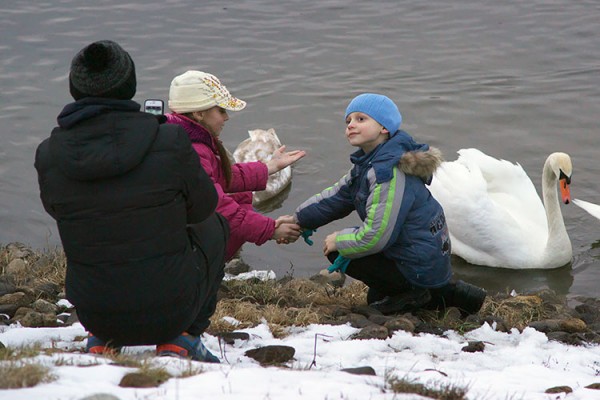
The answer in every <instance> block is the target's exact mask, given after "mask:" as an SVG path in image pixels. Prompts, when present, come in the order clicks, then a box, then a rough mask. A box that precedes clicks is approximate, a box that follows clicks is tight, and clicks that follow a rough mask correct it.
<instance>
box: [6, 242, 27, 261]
mask: <svg viewBox="0 0 600 400" xmlns="http://www.w3.org/2000/svg"><path fill="white" fill-rule="evenodd" d="M5 251H6V253H7V259H8V260H9V263H10V262H11V261H13V260H15V259H17V258H27V257H31V256H32V255H33V251H32V250H31V249H30V248H29V247H27V246H26V245H24V244H23V243H19V242H13V243H9V244H7V245H6V249H5Z"/></svg>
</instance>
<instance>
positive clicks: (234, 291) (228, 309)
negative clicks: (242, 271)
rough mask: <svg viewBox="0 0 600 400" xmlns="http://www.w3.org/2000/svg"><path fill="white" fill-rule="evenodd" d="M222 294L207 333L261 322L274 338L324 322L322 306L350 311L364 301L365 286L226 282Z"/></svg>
mask: <svg viewBox="0 0 600 400" xmlns="http://www.w3.org/2000/svg"><path fill="white" fill-rule="evenodd" d="M224 292H225V293H226V294H225V296H226V297H225V298H222V299H221V300H220V301H219V302H218V304H217V310H216V312H215V314H214V315H213V316H212V318H211V325H210V327H209V333H216V332H231V331H233V330H235V329H243V328H248V327H254V326H256V325H258V324H260V323H261V322H262V321H263V320H264V321H266V322H267V324H268V325H269V327H270V328H271V331H272V333H273V335H274V336H275V337H283V336H285V335H286V334H287V329H286V327H290V326H307V325H310V324H317V323H322V322H324V321H326V320H327V319H328V318H329V317H330V316H329V315H328V311H327V309H326V307H325V306H338V307H346V308H351V307H353V306H356V305H359V304H364V303H365V301H366V300H365V299H366V286H365V285H364V284H362V283H361V282H352V283H351V284H349V285H347V286H345V287H343V288H334V287H332V286H323V285H319V284H316V283H314V282H312V281H310V280H308V279H294V280H290V281H288V282H285V283H283V284H281V283H279V282H275V281H266V282H252V283H249V282H247V281H229V282H225V283H224ZM224 317H231V318H234V319H236V320H237V321H238V322H239V324H238V325H232V324H230V323H229V322H227V321H226V320H224V319H223V318H224Z"/></svg>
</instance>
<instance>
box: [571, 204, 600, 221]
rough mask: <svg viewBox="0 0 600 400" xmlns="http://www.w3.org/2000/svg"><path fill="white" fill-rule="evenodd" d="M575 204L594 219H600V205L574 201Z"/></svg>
mask: <svg viewBox="0 0 600 400" xmlns="http://www.w3.org/2000/svg"><path fill="white" fill-rule="evenodd" d="M573 203H574V204H575V205H576V206H579V207H581V208H583V209H584V210H585V211H587V212H588V213H590V214H591V215H592V216H593V217H596V218H598V219H600V206H599V205H598V204H594V203H590V202H588V201H584V200H579V199H573Z"/></svg>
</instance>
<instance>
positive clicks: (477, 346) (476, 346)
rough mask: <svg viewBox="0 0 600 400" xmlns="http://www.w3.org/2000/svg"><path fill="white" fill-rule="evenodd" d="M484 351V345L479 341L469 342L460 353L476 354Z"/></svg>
mask: <svg viewBox="0 0 600 400" xmlns="http://www.w3.org/2000/svg"><path fill="white" fill-rule="evenodd" d="M484 349H485V343H483V342H482V341H479V340H472V341H469V343H468V344H467V345H466V346H464V347H463V348H462V349H461V351H465V352H467V353H477V352H481V351H483V350H484Z"/></svg>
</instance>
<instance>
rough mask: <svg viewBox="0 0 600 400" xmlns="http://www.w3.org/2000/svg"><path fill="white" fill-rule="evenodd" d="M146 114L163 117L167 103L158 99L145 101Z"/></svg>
mask: <svg viewBox="0 0 600 400" xmlns="http://www.w3.org/2000/svg"><path fill="white" fill-rule="evenodd" d="M144 112H147V113H150V114H154V115H163V114H164V112H165V103H164V102H163V101H162V100H158V99H147V100H146V101H144Z"/></svg>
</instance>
